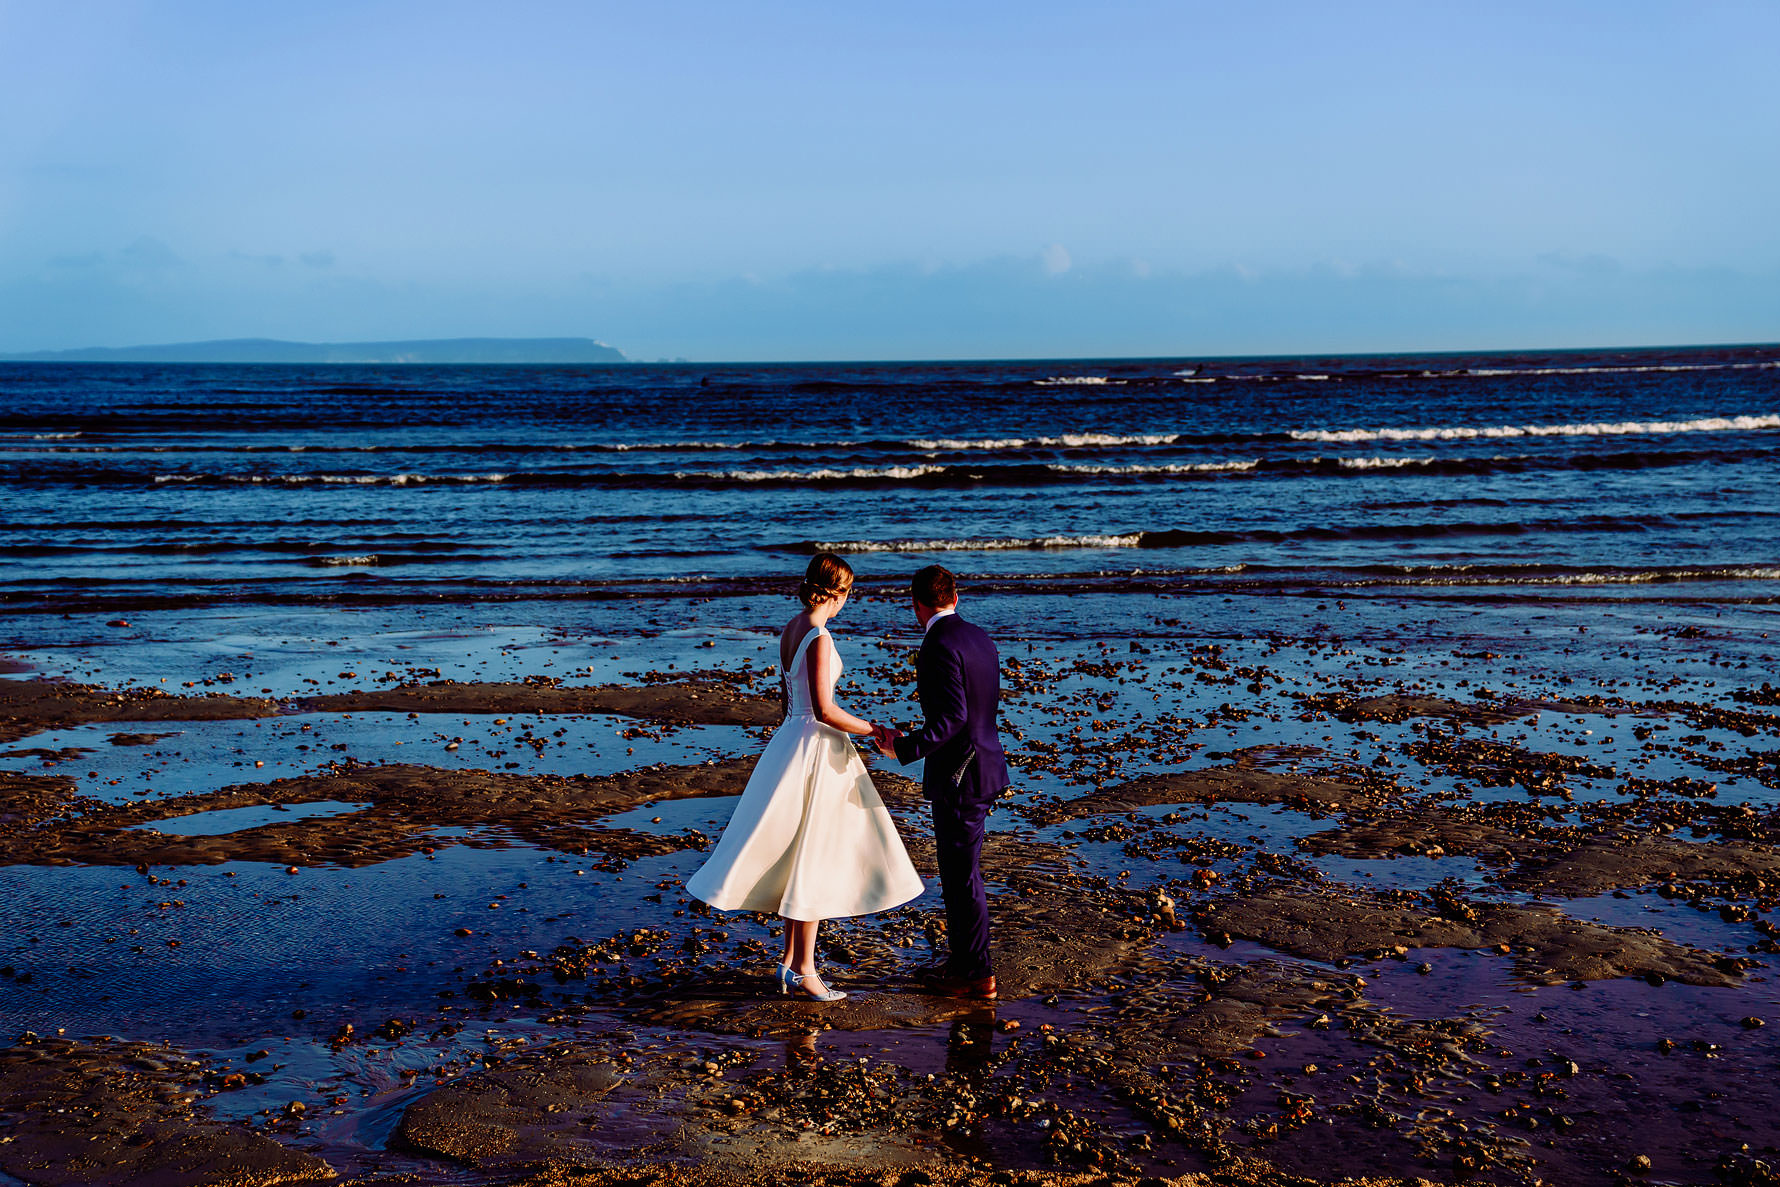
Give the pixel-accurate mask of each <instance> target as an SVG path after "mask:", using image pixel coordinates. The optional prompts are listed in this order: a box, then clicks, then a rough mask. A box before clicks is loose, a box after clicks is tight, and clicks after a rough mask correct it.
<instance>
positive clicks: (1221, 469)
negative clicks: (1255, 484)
mask: <svg viewBox="0 0 1780 1187" xmlns="http://www.w3.org/2000/svg"><path fill="white" fill-rule="evenodd" d="M1260 464H1261V463H1260V462H1259V461H1258V460H1257V461H1246V462H1179V463H1174V464H1171V465H1160V466H1143V465H1131V466H1097V465H1049V466H1046V467H1045V469H1047V470H1051V471H1054V472H1056V473H1058V474H1215V473H1229V474H1235V473H1241V472H1243V471H1246V470H1252V469H1254V468H1255V467H1256V466H1258V465H1260Z"/></svg>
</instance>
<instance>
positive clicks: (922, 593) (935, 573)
mask: <svg viewBox="0 0 1780 1187" xmlns="http://www.w3.org/2000/svg"><path fill="white" fill-rule="evenodd" d="M909 593H911V594H913V595H914V598H915V601H917V602H919V603H921V604H922V605H923V606H932V607H933V608H934V609H936V610H937V609H939V608H940V607H942V606H950V605H951V604H952V603H953V602H956V601H957V600H958V582H957V581H956V579H954V578H953V576H952V574H951V573H949V572H947V571H946V570H945V569H944V568H943V567H941V566H939V565H928V566H927V567H926V568H925V569H922V570H921V571H920V572H919V573H916V574H915V579H914V580H913V581H911V582H909Z"/></svg>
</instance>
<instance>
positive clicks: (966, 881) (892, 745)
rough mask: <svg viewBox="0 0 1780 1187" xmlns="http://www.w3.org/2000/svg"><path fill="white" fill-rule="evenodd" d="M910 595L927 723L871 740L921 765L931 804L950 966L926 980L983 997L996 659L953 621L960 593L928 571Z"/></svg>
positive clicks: (1003, 777)
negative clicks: (919, 634) (918, 631)
mask: <svg viewBox="0 0 1780 1187" xmlns="http://www.w3.org/2000/svg"><path fill="white" fill-rule="evenodd" d="M909 592H910V594H912V595H913V597H914V602H915V618H916V619H917V620H918V621H919V622H920V624H921V627H922V629H923V630H924V631H925V632H926V638H925V639H924V640H923V642H922V643H921V651H920V654H919V655H918V656H916V659H915V676H916V691H917V692H918V693H919V695H920V698H921V714H922V716H923V717H925V718H926V720H925V721H924V722H923V723H922V725H921V728H920V729H919V730H917V731H915V732H914V733H911V734H903V733H901V732H900V731H898V730H896V729H894V728H892V727H890V726H880V727H878V731H877V734H876V738H877V743H878V745H879V746H880V747H881V748H882V749H884V750H885V751H887V752H890V753H893V754H895V755H896V758H897V761H899V762H901V763H903V764H905V765H906V764H908V763H912V762H914V761H915V760H916V759H922V758H924V759H926V760H927V770H926V774H925V776H924V778H923V779H922V781H921V790H922V792H923V794H925V795H926V797H927V798H928V799H929V800H932V801H933V840H934V846H935V848H936V849H937V850H938V854H939V881H940V891H941V893H942V894H943V896H944V898H945V902H946V932H947V935H948V936H949V937H950V948H951V957H950V959H948V960H947V961H946V962H945V963H944V964H943V965H936V966H934V967H933V968H932V969H930V970H928V972H929V974H930V975H929V977H928V980H929V982H930V983H931V985H932V987H933V988H934V989H935V990H937V991H938V992H940V993H944V994H948V995H950V996H953V997H972V998H984V999H990V998H993V997H994V996H995V973H994V969H993V968H992V966H991V965H990V963H989V902H988V899H987V897H986V896H985V895H984V893H983V870H982V866H981V858H982V853H983V831H984V825H985V824H986V823H987V821H988V818H989V808H990V807H991V806H992V805H993V804H994V803H995V799H996V797H997V796H999V795H1000V794H1001V792H1002V791H1003V790H1004V789H1005V788H1006V787H1007V786H1008V782H1009V781H1008V773H1007V759H1006V757H1005V756H1004V755H1003V753H1002V749H1001V735H1000V733H999V732H998V731H997V729H996V706H997V703H998V702H999V701H1000V699H1001V658H1000V656H999V655H998V654H997V653H996V650H995V644H994V643H993V642H992V641H991V640H990V638H989V636H988V635H986V634H984V633H983V630H982V628H981V627H978V626H974V625H972V624H971V623H968V622H966V621H964V619H962V618H960V617H958V589H957V585H956V583H955V582H954V581H953V578H952V575H951V574H950V573H948V572H947V571H946V570H944V569H942V568H940V567H939V566H938V565H929V566H927V567H926V568H925V569H922V570H921V571H920V572H919V573H916V574H915V579H914V581H913V582H912V583H911V585H910V589H909Z"/></svg>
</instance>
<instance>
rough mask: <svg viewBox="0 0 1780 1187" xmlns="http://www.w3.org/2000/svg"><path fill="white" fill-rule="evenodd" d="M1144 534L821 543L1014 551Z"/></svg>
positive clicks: (1103, 544)
mask: <svg viewBox="0 0 1780 1187" xmlns="http://www.w3.org/2000/svg"><path fill="white" fill-rule="evenodd" d="M1141 539H1142V533H1140V532H1127V533H1125V534H1123V535H1087V536H1013V537H1006V538H1000V537H991V538H988V539H978V540H821V541H817V542H816V545H815V546H816V548H818V549H819V550H821V551H824V552H1012V551H1024V550H1038V549H1047V548H1136V547H1138V546H1139V542H1140V541H1141Z"/></svg>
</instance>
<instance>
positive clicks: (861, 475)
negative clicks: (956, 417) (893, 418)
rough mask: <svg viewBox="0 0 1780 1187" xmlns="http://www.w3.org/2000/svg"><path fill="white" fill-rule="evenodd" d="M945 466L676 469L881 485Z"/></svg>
mask: <svg viewBox="0 0 1780 1187" xmlns="http://www.w3.org/2000/svg"><path fill="white" fill-rule="evenodd" d="M946 469H947V467H945V466H854V467H852V468H851V469H847V470H838V469H834V468H832V467H824V468H822V469H819V470H676V471H674V477H675V478H676V479H678V480H679V481H682V482H684V481H687V480H689V479H690V480H694V481H725V482H742V483H753V482H838V481H846V480H849V479H851V480H854V481H866V482H882V481H907V480H909V479H913V478H926V477H928V476H929V475H933V474H942V473H944V472H945V471H946Z"/></svg>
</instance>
